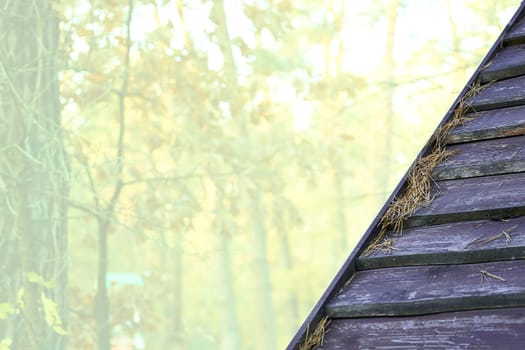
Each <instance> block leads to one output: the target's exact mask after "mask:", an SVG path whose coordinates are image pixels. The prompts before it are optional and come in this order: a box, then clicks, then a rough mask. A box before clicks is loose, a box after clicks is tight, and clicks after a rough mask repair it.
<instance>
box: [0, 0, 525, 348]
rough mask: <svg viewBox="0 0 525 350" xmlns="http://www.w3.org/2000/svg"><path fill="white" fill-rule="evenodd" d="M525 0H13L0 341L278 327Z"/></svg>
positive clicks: (148, 338)
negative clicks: (59, 116) (58, 0)
mask: <svg viewBox="0 0 525 350" xmlns="http://www.w3.org/2000/svg"><path fill="white" fill-rule="evenodd" d="M518 5H519V1H518V0H514V1H510V0H484V1H476V0H472V1H469V0H458V1H455V0H454V1H452V0H417V1H416V0H370V1H357V0H355V1H354V0H346V1H345V0H324V1H319V0H315V1H314V0H302V1H292V0H213V1H209V0H61V1H60V2H56V1H53V0H33V1H9V0H1V1H0V27H1V30H0V63H1V66H0V68H1V69H0V92H1V94H2V95H1V96H0V98H1V99H2V103H1V104H0V107H2V109H1V113H2V116H1V118H0V119H1V120H0V123H1V124H0V150H1V151H0V152H1V157H0V175H1V178H0V197H1V200H0V231H1V238H0V246H1V249H2V254H1V255H2V258H1V259H0V271H1V273H2V277H1V279H0V349H2V350H6V349H10V348H11V349H24V350H25V349H46V350H47V349H65V348H66V347H68V348H69V349H100V350H108V349H195V350H197V349H224V350H226V349H256V350H271V349H281V348H284V347H285V346H286V345H287V343H288V341H289V340H290V339H291V337H292V336H293V334H294V332H295V331H296V329H297V328H298V327H299V325H300V324H301V323H302V321H303V320H304V319H305V318H306V316H307V314H308V312H309V311H310V309H311V308H312V307H313V305H314V304H315V302H316V301H317V299H318V298H319V297H320V295H321V294H322V292H323V291H324V289H325V288H326V286H327V285H328V283H329V282H330V280H331V278H332V277H333V276H334V274H335V273H336V271H337V269H338V268H339V267H340V266H341V264H342V263H343V261H344V259H345V258H346V257H347V256H348V255H349V253H350V252H351V250H352V248H353V247H354V245H355V243H356V242H357V241H358V240H359V238H360V237H361V235H362V234H363V233H364V232H365V230H366V228H367V225H368V224H369V223H370V222H371V220H372V219H373V217H374V216H375V215H376V213H377V212H378V210H379V209H380V207H381V206H382V205H383V203H384V201H385V199H386V197H387V196H388V195H389V194H390V192H391V191H392V190H393V187H394V186H395V185H396V184H397V182H398V181H399V179H400V177H401V176H402V175H403V173H404V172H405V171H406V170H407V168H408V167H409V165H410V164H411V162H412V161H413V159H414V158H415V156H416V154H417V153H418V151H419V150H420V148H421V147H422V146H423V144H424V142H425V141H426V140H427V138H428V137H429V135H430V133H431V132H432V131H433V129H434V128H435V127H436V125H437V124H438V122H439V121H440V120H441V118H442V117H443V115H444V114H445V112H446V110H447V109H448V107H449V105H450V104H451V103H452V102H453V100H454V98H455V96H456V95H457V93H458V92H459V90H460V89H461V88H462V87H463V86H464V84H465V82H466V81H467V79H468V78H469V77H470V75H471V74H472V73H473V71H474V69H475V67H476V66H477V64H478V63H479V61H480V60H481V58H482V57H483V56H484V55H485V54H486V53H487V51H488V49H489V48H490V46H491V45H492V43H493V42H494V40H495V39H496V37H497V35H499V33H500V32H501V30H502V29H503V27H504V25H505V24H506V23H507V22H508V20H509V19H510V17H511V15H512V13H513V12H514V11H515V10H516V8H517V7H518ZM54 13H56V15H57V16H56V17H54ZM57 77H58V78H57ZM58 86H59V89H58ZM59 110H60V111H61V120H59V119H58V115H59ZM66 300H67V303H66Z"/></svg>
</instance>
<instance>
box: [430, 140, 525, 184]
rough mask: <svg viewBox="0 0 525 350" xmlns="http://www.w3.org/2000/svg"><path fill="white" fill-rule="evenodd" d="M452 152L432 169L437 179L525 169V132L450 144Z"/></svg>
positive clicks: (434, 177)
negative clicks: (498, 137) (511, 135)
mask: <svg viewBox="0 0 525 350" xmlns="http://www.w3.org/2000/svg"><path fill="white" fill-rule="evenodd" d="M447 149H448V150H450V151H452V152H454V154H453V155H452V156H450V157H449V158H448V159H446V160H445V161H444V162H443V163H441V164H439V165H438V166H436V167H435V168H434V170H433V171H432V178H433V179H434V180H436V181H439V180H448V179H459V178H465V177H474V176H486V175H496V174H506V173H513V172H520V171H525V136H517V137H508V138H503V139H496V140H488V141H478V142H472V143H467V144H460V145H455V146H449V147H447Z"/></svg>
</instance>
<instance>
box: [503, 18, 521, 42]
mask: <svg viewBox="0 0 525 350" xmlns="http://www.w3.org/2000/svg"><path fill="white" fill-rule="evenodd" d="M504 43H505V45H516V44H523V43H525V20H521V22H519V23H518V24H517V25H516V26H515V27H514V28H512V29H511V31H510V32H509V34H507V36H505V39H504Z"/></svg>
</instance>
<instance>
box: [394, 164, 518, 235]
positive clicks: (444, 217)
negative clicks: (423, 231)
mask: <svg viewBox="0 0 525 350" xmlns="http://www.w3.org/2000/svg"><path fill="white" fill-rule="evenodd" d="M438 186H439V187H438ZM431 196H433V197H434V200H433V201H432V203H431V204H430V205H428V206H426V207H422V208H419V209H418V210H416V212H415V213H414V214H413V215H412V216H411V217H409V218H408V219H407V220H405V222H404V224H403V225H404V227H405V228H408V227H415V226H423V225H439V224H445V223H450V222H458V221H472V220H483V219H494V218H503V217H517V216H522V215H525V175H524V174H523V173H516V174H505V175H494V176H486V177H476V178H468V179H458V180H445V181H440V182H438V183H437V186H434V189H433V190H432V193H431Z"/></svg>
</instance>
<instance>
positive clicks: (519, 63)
mask: <svg viewBox="0 0 525 350" xmlns="http://www.w3.org/2000/svg"><path fill="white" fill-rule="evenodd" d="M523 74H525V45H514V46H509V47H506V48H503V49H501V51H499V52H498V54H497V55H496V57H494V58H493V59H492V60H491V61H490V63H489V65H488V66H487V67H486V68H485V69H483V70H482V71H481V82H482V83H486V82H489V81H495V80H501V79H506V78H512V77H516V76H518V75H523Z"/></svg>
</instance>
